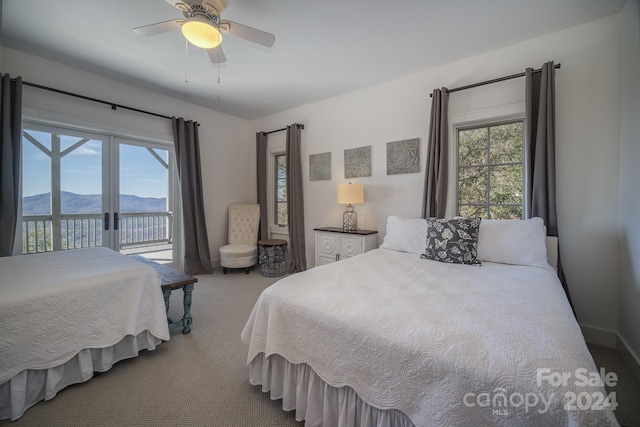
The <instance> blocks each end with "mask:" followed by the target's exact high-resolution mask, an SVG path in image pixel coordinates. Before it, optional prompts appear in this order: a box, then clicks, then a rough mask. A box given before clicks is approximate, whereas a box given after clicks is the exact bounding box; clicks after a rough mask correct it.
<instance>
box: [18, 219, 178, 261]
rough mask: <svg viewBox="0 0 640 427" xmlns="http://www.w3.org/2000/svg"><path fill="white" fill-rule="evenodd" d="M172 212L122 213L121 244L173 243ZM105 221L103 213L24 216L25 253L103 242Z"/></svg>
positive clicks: (150, 244) (23, 245)
mask: <svg viewBox="0 0 640 427" xmlns="http://www.w3.org/2000/svg"><path fill="white" fill-rule="evenodd" d="M172 215H173V214H172V213H171V212H143V213H122V214H120V217H119V219H120V221H119V224H118V230H119V233H118V237H117V238H118V241H119V246H120V248H127V247H144V246H153V245H158V244H171V243H172V240H173V233H172V222H173V218H172ZM103 221H104V220H103V217H102V215H100V214H67V215H60V220H59V221H54V220H53V219H52V216H51V215H34V216H24V217H23V218H22V253H23V254H31V253H37V252H50V251H54V250H60V249H63V250H64V249H76V248H86V247H91V246H103V242H104V240H103V238H104V235H103V233H105V230H104V222H103Z"/></svg>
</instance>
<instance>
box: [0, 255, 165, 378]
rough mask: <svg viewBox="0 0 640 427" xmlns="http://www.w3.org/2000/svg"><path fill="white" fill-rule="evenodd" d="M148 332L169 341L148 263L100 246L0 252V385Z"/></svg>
mask: <svg viewBox="0 0 640 427" xmlns="http://www.w3.org/2000/svg"><path fill="white" fill-rule="evenodd" d="M146 330H148V331H149V332H150V333H151V334H152V335H153V336H155V337H156V338H160V339H162V340H169V329H168V325H167V316H166V312H165V305H164V298H163V296H162V291H161V289H160V277H159V276H158V273H157V272H156V271H155V270H154V269H153V268H151V267H149V266H146V265H144V264H142V263H140V262H138V261H136V260H134V259H131V258H128V257H126V256H124V255H121V254H119V253H117V252H114V251H112V250H111V249H107V248H101V247H97V248H86V249H75V250H73V251H58V252H50V253H43V254H36V255H21V256H15V257H4V258H0V384H3V383H4V382H5V381H8V380H9V379H11V378H12V377H13V376H14V375H16V374H18V373H19V372H21V371H23V370H25V369H48V368H52V367H54V366H58V365H60V364H63V363H65V362H67V361H68V360H70V359H71V358H72V357H74V356H75V355H76V354H77V353H78V352H79V351H80V350H82V349H85V348H103V347H109V346H112V345H114V344H116V343H117V342H119V341H120V340H122V339H123V338H124V337H125V336H127V335H133V336H136V335H138V334H140V333H141V332H143V331H146Z"/></svg>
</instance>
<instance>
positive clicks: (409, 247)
mask: <svg viewBox="0 0 640 427" xmlns="http://www.w3.org/2000/svg"><path fill="white" fill-rule="evenodd" d="M426 241H427V220H426V219H420V218H417V219H410V218H402V217H399V216H390V217H388V218H387V233H386V234H385V236H384V240H383V241H382V244H381V245H380V247H381V248H385V249H391V250H394V251H400V252H409V253H412V254H418V255H422V254H423V253H424V245H425V242H426Z"/></svg>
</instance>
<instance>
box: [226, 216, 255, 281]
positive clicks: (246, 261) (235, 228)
mask: <svg viewBox="0 0 640 427" xmlns="http://www.w3.org/2000/svg"><path fill="white" fill-rule="evenodd" d="M259 224H260V205H248V204H232V205H230V206H229V235H228V244H226V245H224V246H222V247H221V248H220V266H222V272H223V273H224V274H227V269H229V268H244V272H245V273H246V274H249V268H251V267H253V266H254V265H256V264H257V263H258V226H259Z"/></svg>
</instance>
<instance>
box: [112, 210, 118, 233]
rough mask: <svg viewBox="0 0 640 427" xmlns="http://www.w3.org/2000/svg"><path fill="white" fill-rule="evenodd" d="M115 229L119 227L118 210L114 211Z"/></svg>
mask: <svg viewBox="0 0 640 427" xmlns="http://www.w3.org/2000/svg"><path fill="white" fill-rule="evenodd" d="M113 229H114V230H117V229H118V212H114V213H113Z"/></svg>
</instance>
